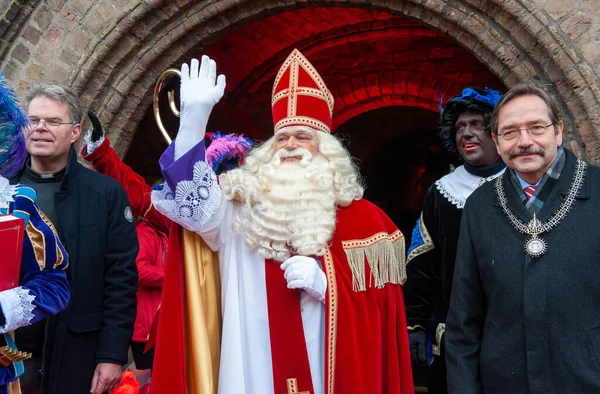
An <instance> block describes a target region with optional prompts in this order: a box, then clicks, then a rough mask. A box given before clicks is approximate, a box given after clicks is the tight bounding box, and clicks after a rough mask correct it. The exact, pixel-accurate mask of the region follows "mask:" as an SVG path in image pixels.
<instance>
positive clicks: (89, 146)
mask: <svg viewBox="0 0 600 394" xmlns="http://www.w3.org/2000/svg"><path fill="white" fill-rule="evenodd" d="M83 140H84V141H85V144H86V148H85V153H86V155H91V154H92V153H94V151H95V150H96V149H98V148H99V147H100V145H102V143H103V142H104V135H102V136H101V137H100V138H98V141H96V142H92V130H88V131H87V133H85V135H84V136H83Z"/></svg>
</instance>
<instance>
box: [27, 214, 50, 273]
mask: <svg viewBox="0 0 600 394" xmlns="http://www.w3.org/2000/svg"><path fill="white" fill-rule="evenodd" d="M40 213H41V212H40ZM25 231H26V232H27V236H28V237H29V240H30V241H31V246H32V247H33V255H34V257H35V260H36V262H37V263H38V265H39V266H40V269H41V270H43V269H44V268H45V267H46V237H45V236H44V233H43V232H42V231H41V230H39V229H38V228H37V227H35V225H34V224H33V221H32V220H29V223H28V224H27V227H25Z"/></svg>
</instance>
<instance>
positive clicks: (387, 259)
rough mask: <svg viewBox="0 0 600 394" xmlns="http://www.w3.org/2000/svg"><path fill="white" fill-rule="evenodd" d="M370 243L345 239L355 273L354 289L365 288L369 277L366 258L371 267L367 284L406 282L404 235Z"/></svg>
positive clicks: (347, 252)
mask: <svg viewBox="0 0 600 394" xmlns="http://www.w3.org/2000/svg"><path fill="white" fill-rule="evenodd" d="M379 238H380V239H378V240H377V241H375V242H374V243H371V244H370V245H367V246H360V247H356V246H351V244H356V241H350V242H343V243H342V247H343V248H344V252H346V257H347V258H348V264H349V266H350V271H351V272H352V289H353V290H354V291H366V290H367V279H366V276H367V275H366V269H365V258H366V259H367V263H368V264H369V268H370V269H371V275H370V277H369V284H368V287H373V282H375V283H374V285H375V287H376V288H378V289H381V288H382V287H383V286H385V284H386V283H393V284H400V285H401V284H403V283H404V282H405V281H406V257H405V254H404V251H405V241H404V237H403V236H400V237H399V238H398V239H396V240H394V241H392V240H391V239H390V237H389V236H387V234H386V236H385V237H379Z"/></svg>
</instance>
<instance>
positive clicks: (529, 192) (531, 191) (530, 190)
mask: <svg viewBox="0 0 600 394" xmlns="http://www.w3.org/2000/svg"><path fill="white" fill-rule="evenodd" d="M536 188H537V186H527V187H526V188H525V189H523V191H524V192H525V195H526V196H527V199H528V200H529V199H530V198H531V197H533V195H534V194H535V189H536Z"/></svg>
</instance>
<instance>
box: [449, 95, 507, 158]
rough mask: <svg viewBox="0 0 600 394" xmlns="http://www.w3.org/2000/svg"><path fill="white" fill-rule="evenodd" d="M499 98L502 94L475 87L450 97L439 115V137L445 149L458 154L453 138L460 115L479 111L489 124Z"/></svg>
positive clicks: (487, 125)
mask: <svg viewBox="0 0 600 394" xmlns="http://www.w3.org/2000/svg"><path fill="white" fill-rule="evenodd" d="M501 98H502V93H500V92H499V91H497V90H494V89H490V88H485V89H481V88H477V87H470V88H465V89H463V91H462V92H461V93H460V94H459V95H457V96H454V97H451V98H450V99H449V100H448V101H447V102H446V106H445V107H444V109H443V110H442V111H441V114H440V121H441V127H440V136H441V137H442V140H443V142H444V145H445V146H446V149H447V150H448V151H450V152H453V153H457V154H458V149H457V148H456V138H455V137H456V121H457V120H458V117H459V116H460V114H461V113H463V112H466V111H479V112H481V113H483V115H484V118H485V119H486V123H489V117H490V115H491V113H492V111H493V110H494V107H495V106H496V103H498V101H500V99H501ZM486 127H489V124H486ZM488 132H489V131H488Z"/></svg>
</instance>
